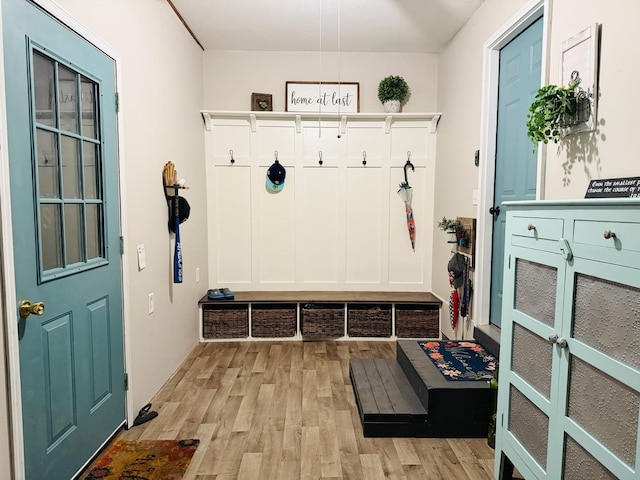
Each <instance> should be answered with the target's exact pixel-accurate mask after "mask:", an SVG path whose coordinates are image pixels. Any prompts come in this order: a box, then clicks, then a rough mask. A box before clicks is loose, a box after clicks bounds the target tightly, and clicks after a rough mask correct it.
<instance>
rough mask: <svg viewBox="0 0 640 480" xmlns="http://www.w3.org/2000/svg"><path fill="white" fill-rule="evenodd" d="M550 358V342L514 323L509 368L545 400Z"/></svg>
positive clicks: (549, 374) (549, 378) (547, 394)
mask: <svg viewBox="0 0 640 480" xmlns="http://www.w3.org/2000/svg"><path fill="white" fill-rule="evenodd" d="M552 359H553V347H552V345H551V343H549V342H548V341H546V340H545V339H543V338H541V337H539V336H538V335H536V334H535V333H533V332H531V331H530V330H528V329H526V328H524V327H523V326H522V325H520V324H518V323H514V325H513V357H512V361H511V370H512V371H513V372H514V373H515V374H517V375H519V376H520V377H521V378H522V379H523V380H524V381H525V382H527V383H528V384H529V385H531V386H532V387H533V388H535V389H536V390H537V391H538V392H539V393H541V394H542V395H543V396H544V397H545V398H546V399H547V400H549V398H550V397H551V367H552Z"/></svg>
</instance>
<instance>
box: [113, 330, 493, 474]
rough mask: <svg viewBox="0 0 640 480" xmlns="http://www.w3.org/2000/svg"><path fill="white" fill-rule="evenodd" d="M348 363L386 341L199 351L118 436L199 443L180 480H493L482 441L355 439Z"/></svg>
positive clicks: (389, 353) (357, 430) (386, 351)
mask: <svg viewBox="0 0 640 480" xmlns="http://www.w3.org/2000/svg"><path fill="white" fill-rule="evenodd" d="M351 358H395V342H380V341H375V342H242V343H232V342H229V343H204V344H200V345H198V346H197V347H196V348H195V349H194V351H193V352H192V353H191V354H190V356H189V357H188V358H187V359H186V360H185V362H184V364H183V365H182V366H181V367H180V369H179V371H178V372H177V373H176V374H175V375H174V376H173V377H172V378H170V379H169V381H168V382H167V383H166V384H165V386H164V387H163V388H162V389H161V391H160V392H159V393H158V394H157V395H156V397H155V398H153V399H152V402H153V410H156V411H158V413H159V416H158V417H157V418H156V419H154V420H152V421H150V422H148V423H146V424H143V425H140V426H138V427H133V428H131V429H130V430H128V431H123V432H121V433H120V434H119V435H118V437H117V438H121V439H126V440H136V439H176V438H199V439H200V445H199V447H198V450H197V452H196V454H195V456H194V458H193V460H192V462H191V465H190V467H189V470H188V471H187V474H186V476H185V479H186V480H230V479H248V480H254V479H261V480H263V479H264V480H267V479H274V480H276V479H277V480H289V479H291V480H295V479H358V480H361V479H367V480H374V479H387V478H388V479H434V480H435V479H442V480H453V479H456V480H465V479H470V480H485V479H486V480H489V479H492V478H493V454H494V452H493V450H492V449H490V448H489V447H488V446H487V443H486V440H485V439H431V438H364V437H363V435H362V426H361V424H360V418H359V416H358V410H357V407H356V404H355V399H354V394H353V388H352V386H351V381H350V380H349V360H350V359H351ZM451 415H455V412H451Z"/></svg>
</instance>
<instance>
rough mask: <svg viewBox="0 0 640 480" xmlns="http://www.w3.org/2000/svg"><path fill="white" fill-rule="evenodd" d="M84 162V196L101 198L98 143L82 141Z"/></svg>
mask: <svg viewBox="0 0 640 480" xmlns="http://www.w3.org/2000/svg"><path fill="white" fill-rule="evenodd" d="M82 157H83V158H82V162H83V165H84V198H99V196H98V193H99V183H98V182H99V178H100V177H99V175H98V172H99V169H98V158H99V150H98V145H96V144H95V143H92V142H88V141H86V140H85V141H84V142H82Z"/></svg>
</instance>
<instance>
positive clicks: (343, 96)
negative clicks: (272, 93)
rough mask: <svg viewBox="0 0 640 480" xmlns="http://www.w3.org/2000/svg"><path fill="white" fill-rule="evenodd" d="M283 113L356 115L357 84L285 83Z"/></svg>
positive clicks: (358, 104) (358, 106) (358, 98)
mask: <svg viewBox="0 0 640 480" xmlns="http://www.w3.org/2000/svg"><path fill="white" fill-rule="evenodd" d="M286 94H287V99H286V102H285V111H287V112H310V113H356V112H359V111H360V84H359V83H357V82H286Z"/></svg>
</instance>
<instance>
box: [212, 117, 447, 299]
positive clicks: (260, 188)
mask: <svg viewBox="0 0 640 480" xmlns="http://www.w3.org/2000/svg"><path fill="white" fill-rule="evenodd" d="M202 114H203V117H204V118H205V127H206V135H205V139H206V140H205V142H206V143H205V145H206V147H205V149H206V176H207V189H208V195H207V199H208V200H207V201H208V212H209V222H208V235H209V258H210V261H211V265H210V268H209V272H210V278H209V286H210V288H214V287H223V286H224V287H228V288H231V289H232V290H237V291H249V290H250V291H268V290H273V291H278V290H289V291H290V290H302V291H304V290H347V291H367V290H372V291H429V290H430V289H431V278H430V271H431V268H430V262H431V251H432V236H433V227H434V215H433V195H434V172H435V153H436V128H435V127H436V125H437V121H438V119H439V114H392V115H391V114H359V113H355V114H349V115H340V116H339V115H326V116H324V117H323V118H321V119H318V118H317V115H315V116H314V115H311V114H300V113H297V114H296V113H286V112H202ZM276 152H277V154H276ZM408 152H410V160H411V163H412V164H413V165H414V166H415V170H411V169H408V171H407V176H408V181H409V184H410V185H411V187H412V191H413V204H412V206H413V212H414V218H415V223H416V245H415V251H413V250H412V248H411V244H410V241H409V234H408V231H407V225H406V215H405V208H404V203H403V200H402V199H401V198H400V196H399V195H398V193H397V192H398V189H399V185H400V183H401V182H402V181H403V180H404V166H405V163H406V161H407V159H408V158H409V154H408ZM276 155H277V157H278V161H279V162H280V163H281V164H282V165H283V166H284V167H285V168H286V180H285V186H284V188H283V190H282V191H281V192H279V193H276V194H274V193H270V192H269V191H268V190H267V188H266V186H265V180H266V174H267V170H268V168H269V166H270V165H271V164H272V163H273V162H274V160H275V157H276Z"/></svg>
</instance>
